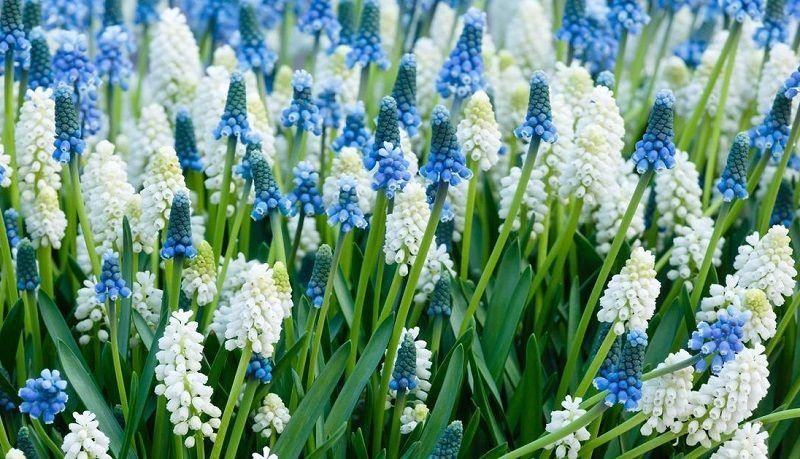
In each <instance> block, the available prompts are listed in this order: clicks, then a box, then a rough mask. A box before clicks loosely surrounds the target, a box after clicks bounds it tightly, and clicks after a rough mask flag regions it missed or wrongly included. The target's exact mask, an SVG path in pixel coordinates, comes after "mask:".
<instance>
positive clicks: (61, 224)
mask: <svg viewBox="0 0 800 459" xmlns="http://www.w3.org/2000/svg"><path fill="white" fill-rule="evenodd" d="M25 225H26V226H27V227H28V234H30V236H31V242H33V246H34V247H52V248H54V249H58V248H60V247H61V239H63V238H64V233H65V231H66V229H67V217H66V216H65V215H64V212H63V211H62V210H61V208H60V207H59V203H58V193H56V190H54V189H53V188H52V187H50V186H49V185H46V184H40V185H39V193H38V194H37V195H36V199H35V200H34V202H33V209H31V214H30V215H29V216H28V217H27V218H26V219H25Z"/></svg>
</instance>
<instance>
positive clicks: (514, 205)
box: [458, 137, 540, 337]
mask: <svg viewBox="0 0 800 459" xmlns="http://www.w3.org/2000/svg"><path fill="white" fill-rule="evenodd" d="M539 143H540V139H539V138H538V137H534V139H533V140H532V141H531V143H530V145H529V146H528V154H527V156H526V157H525V162H524V163H523V164H522V172H521V174H520V178H519V183H517V189H516V191H514V197H513V198H512V200H511V206H510V207H509V208H508V215H507V216H506V219H505V221H504V222H503V226H502V228H501V229H500V234H499V235H498V236H497V241H496V242H495V244H494V248H493V249H492V253H491V255H489V260H488V261H487V262H486V265H485V266H484V267H483V272H482V273H481V277H480V279H479V280H478V285H477V286H476V287H475V292H474V293H473V294H472V298H471V299H470V301H469V306H467V311H466V312H465V314H464V320H463V321H462V322H461V328H460V329H459V331H458V336H459V337H460V336H461V335H463V334H464V333H465V332H466V331H467V328H468V327H469V324H470V323H471V321H472V316H474V315H475V311H477V310H478V305H479V304H480V301H481V297H482V296H483V292H484V291H485V290H486V287H487V286H488V285H489V279H490V278H491V277H492V273H494V268H495V267H496V266H497V262H498V261H499V260H500V255H502V253H503V249H504V248H505V246H506V241H508V237H509V236H510V235H511V230H512V229H513V227H514V221H515V220H516V218H517V213H518V212H519V208H520V205H521V203H522V196H523V195H524V194H525V189H526V188H527V186H528V181H529V180H530V178H531V172H533V165H534V164H535V163H536V154H537V153H538V150H539Z"/></svg>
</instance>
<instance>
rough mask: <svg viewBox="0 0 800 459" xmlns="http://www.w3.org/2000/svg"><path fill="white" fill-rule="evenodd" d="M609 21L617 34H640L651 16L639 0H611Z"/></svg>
mask: <svg viewBox="0 0 800 459" xmlns="http://www.w3.org/2000/svg"><path fill="white" fill-rule="evenodd" d="M608 22H610V23H611V27H612V28H613V29H614V31H615V32H616V34H617V36H621V35H622V33H623V32H625V33H628V34H629V35H639V33H641V31H642V27H644V25H645V24H647V23H648V22H650V16H648V15H647V13H646V12H645V10H644V8H642V5H640V4H639V2H638V1H637V0H611V1H610V2H609V5H608Z"/></svg>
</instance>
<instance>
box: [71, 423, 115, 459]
mask: <svg viewBox="0 0 800 459" xmlns="http://www.w3.org/2000/svg"><path fill="white" fill-rule="evenodd" d="M72 415H73V416H74V417H75V422H71V423H70V424H69V433H68V434H67V435H66V436H65V437H64V443H63V444H62V445H61V451H64V459H83V458H93V459H111V455H110V454H108V448H109V446H110V445H111V440H110V439H109V438H108V436H106V434H104V433H103V432H102V431H100V423H99V422H98V421H97V416H95V414H94V413H92V412H91V411H84V412H83V413H78V412H77V411H76V412H75V413H73V414H72Z"/></svg>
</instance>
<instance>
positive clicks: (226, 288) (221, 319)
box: [211, 253, 258, 342]
mask: <svg viewBox="0 0 800 459" xmlns="http://www.w3.org/2000/svg"><path fill="white" fill-rule="evenodd" d="M256 264H258V261H256V260H251V261H247V260H246V259H245V257H244V254H241V253H240V254H238V255H237V257H236V258H234V259H233V260H231V263H230V265H228V273H227V275H226V276H225V280H224V281H223V282H222V290H221V291H220V292H219V303H218V304H217V309H216V310H215V311H214V320H213V321H212V322H211V329H212V330H214V333H215V334H216V335H217V337H218V339H219V340H220V342H224V341H225V331H226V330H227V329H228V320H229V319H230V318H231V317H233V315H234V312H232V310H233V309H234V306H233V297H234V295H236V294H237V293H238V292H239V291H240V290H241V289H242V286H243V285H244V283H245V280H247V277H246V276H247V273H248V272H249V271H250V270H251V269H252V268H253V267H255V266H256Z"/></svg>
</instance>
